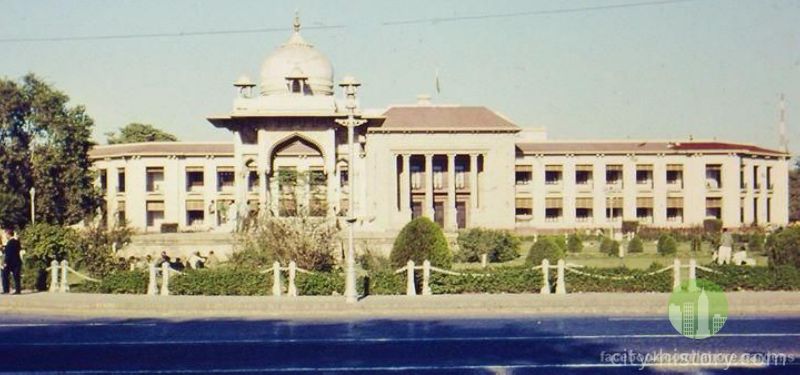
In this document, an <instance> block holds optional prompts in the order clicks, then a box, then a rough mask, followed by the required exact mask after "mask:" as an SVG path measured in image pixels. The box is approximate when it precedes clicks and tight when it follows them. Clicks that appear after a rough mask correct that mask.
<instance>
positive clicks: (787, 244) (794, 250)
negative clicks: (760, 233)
mask: <svg viewBox="0 0 800 375" xmlns="http://www.w3.org/2000/svg"><path fill="white" fill-rule="evenodd" d="M766 247H767V255H768V256H769V265H770V266H784V265H787V266H794V267H797V268H800V227H798V226H793V227H789V228H786V229H781V230H778V231H777V232H775V233H773V234H771V235H770V236H769V238H767V245H766Z"/></svg>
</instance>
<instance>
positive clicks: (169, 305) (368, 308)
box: [0, 292, 800, 319]
mask: <svg viewBox="0 0 800 375" xmlns="http://www.w3.org/2000/svg"><path fill="white" fill-rule="evenodd" d="M726 295H727V297H728V304H729V312H730V315H731V316H735V315H776V316H777V315H789V316H800V293H796V292H731V293H726ZM668 299H669V294H667V293H586V294H568V295H540V294H505V295H504V294H494V295H489V294H472V295H436V296H415V297H408V296H370V297H367V298H364V299H362V300H361V301H359V302H358V303H355V304H347V303H345V301H344V297H341V296H306V297H295V298H289V297H285V296H284V297H272V296H258V297H239V296H166V297H161V296H146V295H109V294H80V293H66V294H62V293H33V294H23V295H18V296H8V295H2V296H0V313H2V314H6V315H23V314H24V315H67V316H86V317H101V316H106V317H131V318H145V317H152V318H200V317H242V318H273V319H367V318H425V317H431V318H437V317H438V318H440V317H463V318H468V317H530V316H553V315H557V316H562V315H566V316H575V315H587V316H643V315H656V316H658V315H664V316H666V314H667V301H668Z"/></svg>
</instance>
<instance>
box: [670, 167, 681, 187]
mask: <svg viewBox="0 0 800 375" xmlns="http://www.w3.org/2000/svg"><path fill="white" fill-rule="evenodd" d="M667 186H668V187H670V188H672V189H683V165H681V164H667Z"/></svg>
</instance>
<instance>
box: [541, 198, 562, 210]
mask: <svg viewBox="0 0 800 375" xmlns="http://www.w3.org/2000/svg"><path fill="white" fill-rule="evenodd" d="M561 207H563V199H561V198H546V199H545V201H544V208H561Z"/></svg>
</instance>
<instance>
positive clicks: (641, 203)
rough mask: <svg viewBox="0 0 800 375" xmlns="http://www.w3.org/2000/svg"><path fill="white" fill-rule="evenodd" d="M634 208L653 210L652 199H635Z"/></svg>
mask: <svg viewBox="0 0 800 375" xmlns="http://www.w3.org/2000/svg"><path fill="white" fill-rule="evenodd" d="M636 207H638V208H653V198H652V197H636Z"/></svg>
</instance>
